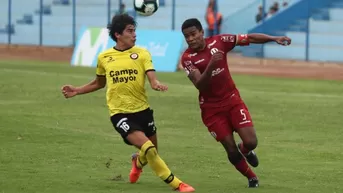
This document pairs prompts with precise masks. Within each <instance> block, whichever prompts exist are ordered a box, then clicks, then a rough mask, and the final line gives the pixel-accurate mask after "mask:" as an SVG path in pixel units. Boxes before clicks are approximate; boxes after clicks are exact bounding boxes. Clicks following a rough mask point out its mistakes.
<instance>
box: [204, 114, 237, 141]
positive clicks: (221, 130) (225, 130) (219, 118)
mask: <svg viewBox="0 0 343 193" xmlns="http://www.w3.org/2000/svg"><path fill="white" fill-rule="evenodd" d="M201 114H202V121H203V123H204V124H205V126H206V127H207V129H208V131H209V132H210V134H211V135H212V137H214V138H215V139H216V140H217V141H222V140H224V139H225V137H226V136H228V135H233V130H232V127H231V125H230V122H229V120H228V119H227V117H226V116H225V114H224V113H222V112H213V111H207V110H202V113H201Z"/></svg>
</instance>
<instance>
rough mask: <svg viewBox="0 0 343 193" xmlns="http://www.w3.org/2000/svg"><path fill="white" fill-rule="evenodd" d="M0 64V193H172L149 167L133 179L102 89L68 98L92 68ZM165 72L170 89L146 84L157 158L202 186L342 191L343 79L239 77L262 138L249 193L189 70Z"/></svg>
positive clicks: (266, 191)
mask: <svg viewBox="0 0 343 193" xmlns="http://www.w3.org/2000/svg"><path fill="white" fill-rule="evenodd" d="M0 68H1V70H0V77H1V81H0V106H1V109H0V193H21V192H25V193H61V192H63V193H88V192H89V193H109V192H111V193H124V192H125V193H161V192H172V191H171V189H170V188H169V187H168V186H167V185H165V184H164V183H163V182H162V181H161V180H160V179H159V178H158V177H156V176H155V175H154V174H153V173H152V171H151V170H150V169H149V168H148V167H147V168H146V169H145V171H144V172H143V174H142V176H141V179H140V181H139V183H138V184H129V183H128V172H129V170H130V166H131V165H130V159H129V158H130V155H131V153H133V152H134V149H133V147H130V146H126V145H125V144H124V143H123V142H122V139H121V138H120V137H119V135H118V134H117V133H116V131H115V130H114V129H113V128H112V125H111V123H110V121H109V117H108V111H107V107H106V103H105V90H100V91H98V92H96V93H92V94H88V95H83V96H78V97H76V98H72V99H70V100H66V99H64V98H63V97H62V94H61V93H60V88H61V86H62V85H63V84H68V83H70V84H74V85H82V84H85V83H87V82H88V81H90V80H92V79H93V78H94V76H95V75H94V73H95V69H94V68H82V67H71V66H69V65H66V64H58V63H42V62H25V61H20V62H19V61H18V62H9V61H3V62H0ZM158 76H159V78H160V80H161V81H163V82H165V83H167V84H168V85H169V87H170V89H169V91H168V92H167V93H160V92H155V91H152V90H151V89H150V88H148V87H147V88H148V94H149V100H150V102H151V106H152V108H153V109H154V110H155V119H156V123H157V127H158V135H159V152H160V155H161V157H162V158H163V159H164V160H165V161H166V163H167V164H168V165H169V167H170V168H171V170H172V171H173V172H174V173H175V174H176V175H177V176H179V177H180V178H181V179H182V180H184V181H185V182H187V183H189V184H191V185H192V186H194V187H195V188H196V191H197V192H199V193H214V192H218V193H224V192H225V193H245V192H257V193H290V192H296V193H304V192H318V193H324V192H325V193H334V192H337V193H338V192H342V191H343V190H342V182H341V181H342V180H341V178H342V175H343V164H342V156H343V153H342V148H343V146H342V142H341V141H342V137H343V135H342V120H343V118H342V112H343V111H342V109H343V98H342V91H343V84H342V82H338V81H337V82H336V81H315V80H296V79H282V78H266V77H259V76H243V75H234V79H235V81H236V84H237V86H238V88H239V89H240V91H241V94H242V97H243V98H244V100H245V102H246V103H247V105H248V107H249V109H250V112H251V114H252V117H253V120H254V123H255V126H256V129H257V134H258V138H259V145H258V148H257V150H256V152H257V154H258V156H259V158H260V166H259V167H258V168H256V169H254V170H255V171H256V173H257V174H258V175H259V178H260V185H261V187H260V188H258V189H253V190H251V189H247V188H246V186H247V180H246V179H245V178H244V177H242V176H241V175H240V174H239V173H238V172H237V171H236V170H235V169H234V167H233V166H231V165H230V164H229V163H228V161H227V158H226V154H225V153H224V150H223V148H222V147H221V145H220V144H218V143H217V142H216V141H215V140H214V139H213V138H212V137H211V135H210V134H209V133H208V132H207V130H206V128H205V127H204V126H203V124H202V122H201V119H200V113H199V107H198V104H197V91H196V89H195V88H194V87H193V86H192V85H191V83H190V82H189V80H188V79H187V78H186V76H185V74H184V73H183V72H179V73H158ZM236 139H237V142H238V141H239V140H238V138H236ZM106 163H109V164H107V166H106ZM113 178H115V180H113Z"/></svg>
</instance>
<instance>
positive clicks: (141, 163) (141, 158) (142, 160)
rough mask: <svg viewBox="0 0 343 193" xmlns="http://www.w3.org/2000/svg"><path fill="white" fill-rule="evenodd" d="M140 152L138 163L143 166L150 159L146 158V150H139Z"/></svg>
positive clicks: (140, 166)
mask: <svg viewBox="0 0 343 193" xmlns="http://www.w3.org/2000/svg"><path fill="white" fill-rule="evenodd" d="M138 153H139V156H138V157H137V162H136V165H137V166H138V167H139V168H143V167H144V166H145V165H147V164H148V160H147V159H146V157H145V153H144V152H142V151H139V152H138Z"/></svg>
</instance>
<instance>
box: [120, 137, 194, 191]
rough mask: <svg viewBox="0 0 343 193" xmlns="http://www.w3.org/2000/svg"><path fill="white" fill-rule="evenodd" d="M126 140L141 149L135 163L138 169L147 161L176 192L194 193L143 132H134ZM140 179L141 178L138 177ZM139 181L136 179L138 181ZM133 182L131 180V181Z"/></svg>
mask: <svg viewBox="0 0 343 193" xmlns="http://www.w3.org/2000/svg"><path fill="white" fill-rule="evenodd" d="M126 139H127V140H128V141H129V142H130V143H131V144H132V145H134V146H135V147H137V148H138V149H140V151H139V156H137V157H136V159H138V161H136V162H134V163H135V167H136V168H138V169H139V168H143V165H142V164H141V161H142V160H146V162H147V163H148V164H149V166H150V167H151V169H152V170H153V171H154V172H155V173H156V175H157V176H158V177H160V178H161V179H162V180H163V181H164V182H165V183H167V184H169V185H170V186H171V187H172V188H173V189H174V190H176V191H179V192H194V191H195V189H194V188H193V187H191V186H190V185H188V184H186V183H183V182H182V181H181V180H180V179H178V178H177V177H176V176H174V174H173V173H172V172H171V171H170V170H169V168H168V166H167V165H166V164H165V162H164V161H163V160H162V159H161V158H160V156H159V155H158V153H157V150H156V147H155V146H154V144H153V143H152V142H151V141H150V140H149V139H148V138H147V137H146V136H145V134H144V133H143V132H141V131H133V132H132V133H130V134H129V135H128V136H127V137H126ZM130 177H131V175H130ZM138 177H139V176H138ZM137 180H138V179H136V181H137ZM130 181H131V179H130Z"/></svg>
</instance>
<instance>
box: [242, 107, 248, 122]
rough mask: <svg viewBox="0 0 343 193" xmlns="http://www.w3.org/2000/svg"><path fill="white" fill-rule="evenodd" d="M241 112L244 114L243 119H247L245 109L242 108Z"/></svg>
mask: <svg viewBox="0 0 343 193" xmlns="http://www.w3.org/2000/svg"><path fill="white" fill-rule="evenodd" d="M240 112H241V115H242V116H243V119H242V120H243V121H245V120H247V115H246V114H245V112H244V109H241V110H240Z"/></svg>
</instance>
